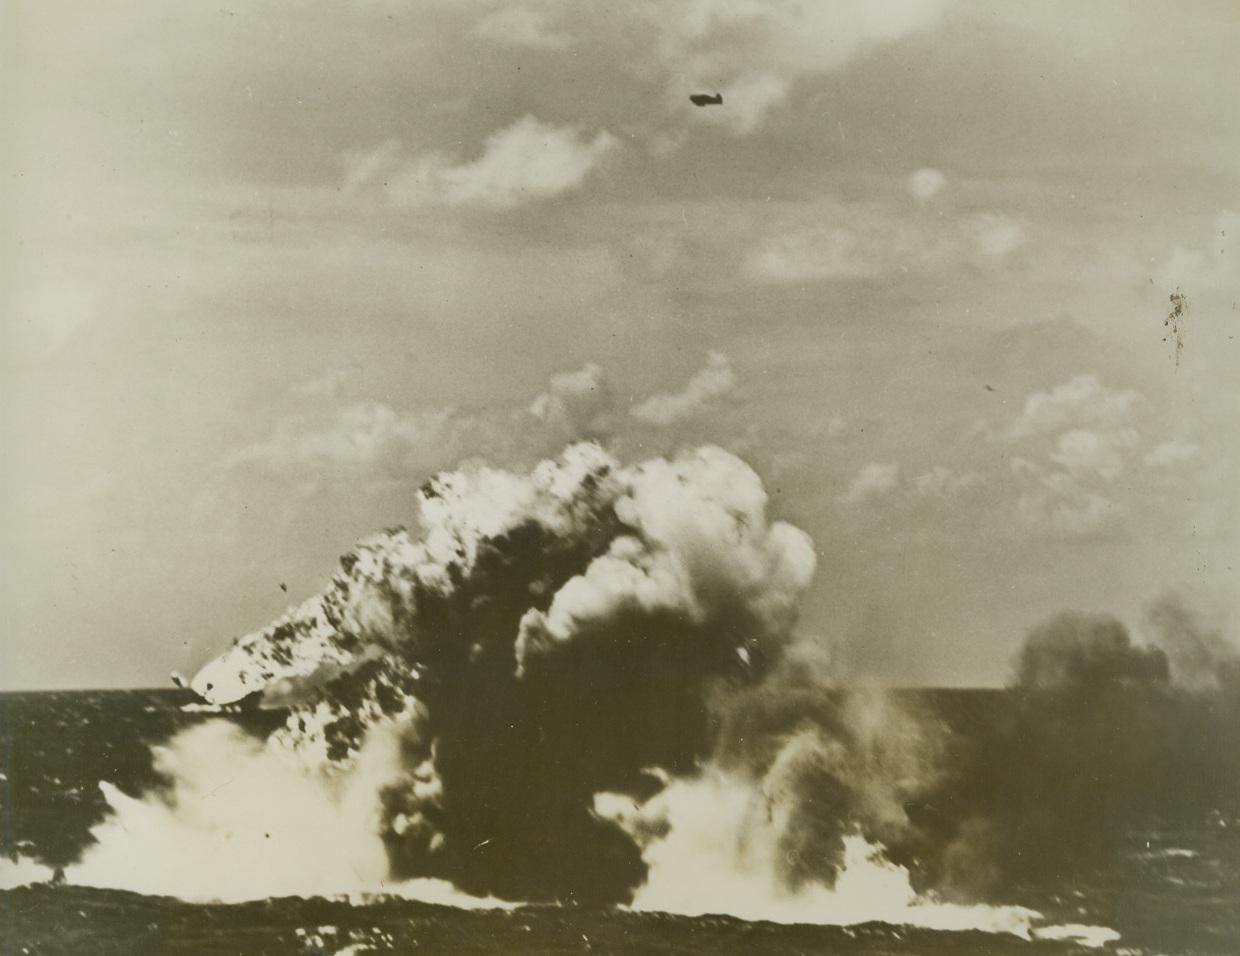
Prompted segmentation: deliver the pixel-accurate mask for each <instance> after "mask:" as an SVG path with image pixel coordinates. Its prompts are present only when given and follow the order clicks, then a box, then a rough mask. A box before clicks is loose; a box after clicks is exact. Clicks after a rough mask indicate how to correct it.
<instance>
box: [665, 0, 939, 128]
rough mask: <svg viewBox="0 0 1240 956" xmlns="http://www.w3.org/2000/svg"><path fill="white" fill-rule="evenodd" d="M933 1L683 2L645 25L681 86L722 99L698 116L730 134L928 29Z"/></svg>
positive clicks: (935, 6)
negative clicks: (816, 82) (810, 82)
mask: <svg viewBox="0 0 1240 956" xmlns="http://www.w3.org/2000/svg"><path fill="white" fill-rule="evenodd" d="M940 7H941V4H940V3H938V2H935V0H928V2H924V3H918V2H909V0H870V2H867V0H823V2H817V3H807V2H805V0H740V2H733V0H681V2H678V3H666V4H659V5H655V6H652V7H651V8H650V9H649V11H648V13H647V16H646V18H645V20H644V23H645V25H646V26H648V27H649V28H651V29H652V30H653V34H654V36H653V40H654V52H655V53H656V55H657V57H658V59H659V61H660V63H661V64H662V65H663V67H664V68H665V69H667V70H669V71H674V72H675V73H683V75H684V78H685V82H686V85H687V86H688V87H690V88H691V89H692V90H693V91H694V92H696V91H698V90H706V91H714V90H719V91H720V92H722V93H723V96H724V103H725V104H726V105H727V107H728V108H727V110H726V111H723V112H721V113H715V114H712V113H710V112H709V111H705V110H702V111H697V112H696V113H695V114H694V115H695V118H697V119H702V120H706V121H710V122H723V123H725V124H726V125H727V126H728V127H729V128H730V129H731V130H733V131H734V132H736V133H740V134H744V133H752V132H753V131H755V130H756V129H758V128H759V127H760V126H761V125H762V123H763V122H764V121H765V119H766V118H767V116H768V115H769V114H770V112H771V111H772V109H774V108H775V107H776V106H778V105H779V104H781V103H783V102H784V101H785V99H786V98H787V96H788V94H789V92H790V91H791V90H792V88H793V87H794V86H795V84H796V83H797V82H798V81H800V80H802V79H806V78H809V77H814V76H820V75H823V74H827V73H831V72H834V71H836V70H838V69H840V68H841V67H843V66H844V65H845V64H846V63H848V62H849V61H850V60H852V59H853V58H855V57H857V56H859V55H861V54H863V53H865V52H867V51H868V50H871V49H873V48H874V47H876V46H878V45H880V44H882V43H884V42H888V41H890V40H894V39H896V38H898V37H901V36H904V35H906V34H908V33H911V32H913V31H916V30H920V29H923V28H925V27H926V26H928V25H930V24H932V23H934V22H935V21H936V20H937V18H938V15H939V10H940Z"/></svg>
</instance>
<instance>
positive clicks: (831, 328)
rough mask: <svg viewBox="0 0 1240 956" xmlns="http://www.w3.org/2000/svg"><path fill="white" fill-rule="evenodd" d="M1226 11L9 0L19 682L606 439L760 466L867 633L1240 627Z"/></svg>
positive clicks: (9, 659) (982, 636)
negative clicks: (1088, 618) (1183, 605)
mask: <svg viewBox="0 0 1240 956" xmlns="http://www.w3.org/2000/svg"><path fill="white" fill-rule="evenodd" d="M1237 11H1238V8H1237V7H1236V6H1235V5H1234V3H1232V2H1230V0H1218V2H1208V0H1190V2H1182V0H1176V2H1172V0H1123V2H1119V0H1116V2H1105V0H1100V2H1091V3H1088V4H1080V3H1076V2H1067V0H1063V2H1060V0H1049V2H1040V3H1016V2H1010V3H989V2H970V0H962V2H956V3H953V2H947V0H945V2H941V3H939V2H927V3H918V2H915V0H878V2H876V0H822V2H799V0H765V2H764V0H675V2H672V0H669V2H663V3H657V4H656V3H631V4H628V3H625V4H609V5H603V4H589V3H580V2H577V0H573V2H569V0H514V2H511V3H505V2H487V0H482V2H471V3H460V2H449V0H345V2H338V0H333V2H312V3H292V2H286V0H269V2H253V3H244V2H243V3H240V4H224V5H222V6H221V5H216V4H170V3H166V2H159V3H155V2H146V0H125V2H123V3H115V4H101V3H88V2H84V0H38V2H33V0H31V2H26V0H18V2H16V3H9V4H6V5H5V8H4V12H5V16H6V22H5V23H4V24H3V33H2V37H3V40H2V41H0V42H2V43H3V51H2V55H0V60H2V61H3V63H4V69H5V71H6V72H5V75H4V76H3V77H2V78H0V79H2V83H0V86H2V88H3V89H4V90H5V92H6V94H7V101H8V108H7V110H6V112H5V114H4V121H3V130H2V131H3V134H4V139H3V143H2V146H3V149H4V155H3V172H4V188H3V197H4V198H3V203H4V206H3V209H2V212H0V215H2V222H3V225H4V230H3V234H4V239H3V241H4V243H5V245H4V248H3V250H2V256H0V259H2V261H3V268H4V270H5V272H4V275H3V280H4V282H3V289H4V302H3V304H4V309H5V313H6V315H5V322H4V338H5V341H4V348H3V359H0V362H2V368H0V374H2V375H3V393H2V396H0V397H2V411H3V416H4V420H3V429H4V430H3V448H4V452H5V454H4V462H3V468H4V471H3V481H4V485H3V493H2V495H0V500H2V503H3V528H2V529H0V547H2V548H3V561H4V572H3V590H4V593H3V612H2V613H3V638H2V640H3V643H2V645H0V686H4V687H8V688H27V687H28V688H41V687H85V686H126V685H163V684H166V683H167V675H168V672H169V671H170V670H171V669H173V668H178V669H181V670H185V671H192V670H193V669H195V668H196V667H197V666H199V665H201V664H202V663H203V662H205V660H207V659H208V658H210V657H211V656H213V655H214V654H215V653H217V652H218V651H219V650H220V649H221V648H222V647H223V646H225V645H226V644H227V642H228V641H229V640H230V639H231V638H233V637H235V636H238V635H240V634H243V633H245V632H247V631H250V630H253V629H256V628H258V627H260V626H263V625H265V624H266V623H268V622H269V621H270V620H271V619H273V618H274V617H276V616H278V615H279V613H280V612H281V611H283V609H284V608H285V607H286V606H287V605H288V604H289V603H291V602H292V601H294V600H300V599H302V598H304V597H307V596H309V595H310V594H312V593H314V592H315V591H317V590H318V589H319V588H320V587H321V586H322V585H323V584H325V583H326V581H327V579H328V577H329V576H330V574H331V572H332V570H333V568H334V565H335V561H336V559H337V557H338V556H339V555H340V554H341V553H342V552H344V551H346V550H348V549H349V548H350V547H351V546H352V544H353V543H354V542H355V541H356V540H357V539H358V538H360V537H362V536H364V535H366V534H368V533H369V532H371V531H373V530H376V529H379V528H382V527H386V526H391V525H398V524H409V523H411V522H413V521H414V520H415V515H414V513H413V511H412V507H413V506H412V493H413V491H414V489H416V488H417V486H418V485H419V484H421V483H422V481H423V480H424V479H425V478H426V477H427V476H428V475H430V474H431V473H433V472H434V471H436V470H440V469H443V468H447V467H452V466H454V465H456V463H457V462H459V461H462V460H465V459H470V458H475V459H476V458H482V459H485V460H487V461H490V462H492V463H495V464H498V465H505V466H511V467H514V468H515V467H520V468H525V467H528V466H529V465H530V464H531V463H533V462H535V461H537V460H538V459H539V458H540V457H543V456H546V455H548V454H552V453H554V452H556V451H557V450H559V449H560V448H561V447H563V446H564V444H565V443H567V442H569V441H571V440H573V439H574V438H580V437H596V438H599V439H600V440H602V441H604V442H605V443H607V444H608V446H609V447H611V448H613V449H614V450H615V451H616V452H617V453H618V454H619V455H620V456H621V457H622V458H623V459H625V460H627V461H637V460H641V459H642V458H644V457H648V456H650V455H655V454H665V453H669V452H673V451H674V450H675V449H676V448H678V447H684V446H693V445H697V444H700V443H715V444H719V445H721V446H723V447H725V448H728V449H730V450H732V451H735V452H737V453H738V454H740V455H741V456H742V457H744V458H745V459H746V460H747V461H749V462H750V463H751V464H752V465H753V466H754V467H755V468H756V469H757V470H758V472H759V473H760V474H761V475H762V477H763V479H764V480H765V482H766V484H767V488H768V491H769V493H770V498H771V501H770V508H771V512H772V515H773V517H776V518H784V519H787V520H791V521H793V522H794V523H796V524H798V525H800V526H801V527H803V528H805V529H806V530H807V531H808V532H810V534H811V535H812V536H813V538H814V540H815V542H816V544H817V547H818V550H819V552H820V561H819V571H818V576H817V579H816V584H815V585H814V588H813V592H812V596H811V597H810V599H809V600H808V602H807V604H806V606H805V609H804V613H803V615H802V621H801V626H802V629H803V630H804V631H805V633H806V634H808V635H812V636H813V637H814V638H815V639H816V640H818V641H820V642H821V644H822V646H823V647H824V648H826V649H827V650H828V652H829V653H830V655H831V657H832V659H833V660H834V662H835V665H836V667H837V668H838V669H839V671H840V673H841V674H850V675H854V676H865V677H872V678H877V679H880V680H884V681H889V682H895V683H925V684H952V685H958V684H996V683H1001V682H1003V681H1004V680H1005V679H1006V678H1007V677H1008V675H1009V674H1010V672H1011V667H1012V659H1013V654H1014V651H1015V649H1016V648H1017V647H1018V645H1019V643H1020V641H1021V639H1022V637H1023V635H1024V633H1025V632H1026V631H1027V630H1028V629H1029V628H1030V627H1032V626H1033V625H1035V624H1037V623H1038V622H1039V621H1041V620H1042V619H1044V618H1045V617H1047V616H1048V615H1050V614H1051V613H1053V612H1055V611H1058V610H1061V609H1065V608H1075V609H1080V610H1087V611H1102V612H1107V613H1113V614H1115V615H1117V616H1119V617H1120V618H1122V619H1123V620H1125V621H1127V622H1129V623H1130V624H1131V625H1132V626H1133V628H1134V631H1136V632H1137V633H1138V636H1139V633H1140V628H1141V622H1142V618H1143V613H1144V608H1146V607H1147V606H1148V605H1149V603H1150V602H1151V601H1153V600H1155V599H1156V598H1158V597H1159V596H1160V595H1164V594H1166V593H1168V592H1172V591H1174V592H1177V593H1181V594H1183V595H1186V596H1187V599H1189V600H1190V601H1191V602H1192V603H1193V605H1194V606H1196V607H1198V608H1199V609H1200V610H1201V611H1202V613H1204V614H1208V615H1211V616H1212V617H1213V618H1214V619H1217V620H1220V621H1226V622H1228V624H1227V626H1228V627H1229V628H1232V629H1233V632H1234V627H1235V625H1236V623H1237V621H1240V603H1238V601H1240V596H1238V592H1240V588H1237V581H1238V580H1240V578H1238V576H1237V573H1236V567H1237V561H1238V560H1240V531H1238V528H1237V509H1236V504H1237V491H1236V489H1237V487H1238V485H1237V477H1238V476H1237V473H1236V472H1237V469H1236V454H1237V443H1236V438H1237V434H1238V429H1237V421H1238V420H1240V361H1238V350H1237V343H1236V338H1235V336H1236V334H1237V331H1240V313H1238V312H1237V310H1236V301H1237V297H1238V296H1240V248H1237V246H1236V244H1235V239H1236V236H1237V235H1240V188H1238V187H1240V110H1238V107H1237V103H1240V67H1238V66H1237V63H1240V13H1238V12H1237ZM716 91H718V92H720V93H722V94H723V97H724V102H723V105H722V106H712V107H707V108H701V109H699V108H696V107H694V106H693V105H691V104H690V102H689V99H688V97H689V94H691V93H697V92H706V93H713V92H716ZM1177 290H1178V292H1179V293H1181V294H1183V295H1184V296H1185V297H1186V302H1187V313H1186V315H1184V316H1183V317H1182V319H1180V320H1179V323H1178V324H1179V325H1180V327H1181V329H1182V333H1183V334H1182V349H1180V350H1179V351H1178V361H1177V349H1176V348H1175V344H1174V342H1169V341H1166V340H1165V337H1166V336H1167V332H1168V328H1167V327H1166V325H1165V324H1164V322H1165V319H1166V318H1167V316H1168V314H1169V313H1170V312H1171V310H1172V303H1171V295H1172V294H1173V293H1176V292H1177ZM282 584H284V585H286V586H287V588H288V591H287V592H285V591H284V590H283V589H282V588H281V585H282Z"/></svg>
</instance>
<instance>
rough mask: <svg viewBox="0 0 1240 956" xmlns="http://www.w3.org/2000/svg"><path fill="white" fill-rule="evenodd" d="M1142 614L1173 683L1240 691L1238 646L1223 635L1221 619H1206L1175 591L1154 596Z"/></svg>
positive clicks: (1199, 687) (1200, 688)
mask: <svg viewBox="0 0 1240 956" xmlns="http://www.w3.org/2000/svg"><path fill="white" fill-rule="evenodd" d="M1145 617H1146V624H1147V626H1148V628H1149V631H1150V637H1151V638H1152V639H1153V641H1154V642H1155V643H1156V644H1157V645H1158V646H1159V647H1160V648H1161V649H1162V650H1163V651H1165V652H1166V654H1167V657H1168V658H1169V659H1170V662H1171V676H1172V677H1173V678H1174V679H1175V682H1176V683H1177V684H1179V685H1181V686H1183V687H1187V688H1190V689H1192V690H1208V689H1216V688H1220V687H1224V688H1232V689H1236V690H1240V647H1237V646H1235V645H1234V644H1232V643H1230V642H1228V641H1227V639H1226V638H1225V637H1224V633H1223V625H1222V623H1221V621H1218V620H1210V619H1209V618H1208V617H1207V616H1206V615H1205V614H1203V613H1201V612H1200V611H1197V610H1195V609H1193V608H1192V607H1191V606H1190V605H1189V604H1188V602H1187V600H1186V599H1185V598H1184V596H1183V595H1181V594H1177V593H1175V592H1168V593H1167V594H1164V595H1162V596H1161V597H1159V598H1157V599H1156V600H1155V601H1154V602H1153V603H1151V604H1150V606H1149V607H1148V608H1147V609H1146V612H1145Z"/></svg>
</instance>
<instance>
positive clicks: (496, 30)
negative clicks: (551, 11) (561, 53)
mask: <svg viewBox="0 0 1240 956" xmlns="http://www.w3.org/2000/svg"><path fill="white" fill-rule="evenodd" d="M474 35H475V36H479V37H482V38H483V39H486V40H490V41H492V42H494V43H499V44H504V45H511V46H518V47H526V48H528V49H533V50H562V49H565V48H566V47H568V46H569V45H570V44H571V42H572V38H571V37H570V36H568V34H566V33H564V32H561V31H558V30H556V29H554V28H549V27H548V17H547V14H546V11H544V10H539V9H536V8H534V7H531V6H520V5H516V6H510V7H504V8H502V9H499V10H495V11H493V12H492V13H488V14H486V15H485V16H484V17H483V18H482V19H481V20H479V21H478V24H477V26H475V27H474Z"/></svg>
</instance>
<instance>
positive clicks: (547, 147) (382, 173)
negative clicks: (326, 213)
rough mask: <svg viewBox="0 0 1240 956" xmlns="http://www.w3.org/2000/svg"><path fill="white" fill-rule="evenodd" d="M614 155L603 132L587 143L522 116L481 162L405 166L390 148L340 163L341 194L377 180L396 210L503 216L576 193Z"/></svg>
mask: <svg viewBox="0 0 1240 956" xmlns="http://www.w3.org/2000/svg"><path fill="white" fill-rule="evenodd" d="M618 147H619V140H617V139H616V137H614V136H612V135H611V134H610V133H608V132H607V131H606V130H600V131H599V132H597V133H595V134H594V135H593V136H590V135H589V134H588V133H587V132H586V131H584V130H583V129H581V128H580V127H577V126H556V125H554V124H552V123H544V122H542V121H541V120H539V119H538V118H537V117H534V116H524V117H522V118H520V119H518V120H517V121H516V122H514V123H512V124H511V125H509V126H506V127H505V128H503V129H500V130H497V131H496V132H494V133H492V134H491V135H490V136H489V137H487V140H486V142H485V143H484V144H483V149H482V155H481V156H479V157H478V158H477V159H475V160H473V161H467V162H456V161H455V160H454V159H453V158H452V157H450V156H447V155H445V154H442V153H435V152H432V153H424V154H422V155H419V156H417V157H415V158H414V159H413V160H412V161H408V160H406V159H404V158H403V157H402V156H401V155H400V149H399V146H398V145H397V144H395V143H394V142H387V143H384V144H382V145H381V146H379V147H378V148H377V149H375V150H373V151H371V152H369V153H364V154H357V155H354V156H351V157H347V159H346V172H345V179H344V184H343V188H344V189H345V190H346V191H350V192H351V191H355V190H357V189H360V188H361V187H363V186H365V185H367V184H369V183H374V182H376V181H378V180H380V179H382V180H383V189H384V191H385V193H386V195H387V196H388V198H389V199H390V200H391V201H392V202H393V203H395V204H396V205H398V206H424V205H435V204H441V205H448V206H464V207H471V208H478V209H490V210H498V211H502V210H508V209H514V208H516V207H518V206H523V205H526V204H529V203H535V202H541V201H546V200H549V199H554V198H556V197H557V196H561V195H563V194H565V193H568V192H572V191H573V190H576V189H579V188H580V187H581V186H582V184H583V183H584V182H585V180H586V179H587V177H588V176H589V175H590V174H591V173H593V172H594V171H595V170H597V169H598V168H599V167H600V166H601V165H602V164H603V162H604V161H605V160H606V159H607V157H608V156H610V155H612V154H613V153H614V152H615V151H616V150H617V149H618Z"/></svg>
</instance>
